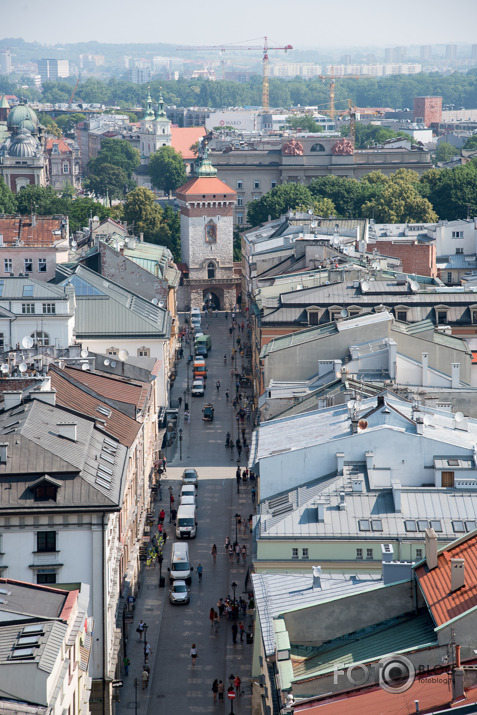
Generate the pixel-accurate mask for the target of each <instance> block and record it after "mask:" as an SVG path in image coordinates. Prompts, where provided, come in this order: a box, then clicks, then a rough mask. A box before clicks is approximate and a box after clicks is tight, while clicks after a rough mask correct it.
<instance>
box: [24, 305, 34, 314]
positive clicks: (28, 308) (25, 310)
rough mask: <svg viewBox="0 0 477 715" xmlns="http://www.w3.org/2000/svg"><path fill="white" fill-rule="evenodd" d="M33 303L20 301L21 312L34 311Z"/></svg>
mask: <svg viewBox="0 0 477 715" xmlns="http://www.w3.org/2000/svg"><path fill="white" fill-rule="evenodd" d="M34 312H35V303H22V313H23V314H25V313H34Z"/></svg>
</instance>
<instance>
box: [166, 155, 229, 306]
mask: <svg viewBox="0 0 477 715" xmlns="http://www.w3.org/2000/svg"><path fill="white" fill-rule="evenodd" d="M176 198H177V200H178V202H179V205H180V210H181V261H182V264H185V266H186V267H187V270H188V277H187V278H184V280H183V287H182V290H181V291H180V294H179V300H178V302H179V304H180V305H179V309H182V310H186V309H187V308H188V307H193V306H196V307H198V308H202V306H203V305H204V304H206V305H208V306H210V307H211V308H216V309H217V310H231V309H232V308H233V306H234V305H235V303H236V302H237V288H238V287H239V285H240V276H234V264H233V225H234V224H233V212H234V206H235V202H236V199H237V194H236V192H235V191H234V190H233V189H231V188H230V187H229V186H227V184H224V182H223V181H221V180H220V179H218V178H217V170H216V169H214V167H213V166H212V164H211V163H210V161H209V159H208V158H207V154H206V156H205V158H204V159H203V160H202V163H201V165H200V168H199V169H198V171H197V172H196V174H195V176H193V177H192V178H191V179H189V181H188V182H187V183H186V184H184V186H181V188H180V189H177V191H176ZM184 273H185V270H184V265H183V274H184Z"/></svg>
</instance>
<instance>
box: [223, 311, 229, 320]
mask: <svg viewBox="0 0 477 715" xmlns="http://www.w3.org/2000/svg"><path fill="white" fill-rule="evenodd" d="M224 317H225V320H227V318H228V317H229V313H228V311H227V310H226V311H225V316H224Z"/></svg>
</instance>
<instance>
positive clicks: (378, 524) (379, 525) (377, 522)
mask: <svg viewBox="0 0 477 715" xmlns="http://www.w3.org/2000/svg"><path fill="white" fill-rule="evenodd" d="M371 529H372V530H373V531H382V530H383V522H382V520H381V519H373V520H372V521H371Z"/></svg>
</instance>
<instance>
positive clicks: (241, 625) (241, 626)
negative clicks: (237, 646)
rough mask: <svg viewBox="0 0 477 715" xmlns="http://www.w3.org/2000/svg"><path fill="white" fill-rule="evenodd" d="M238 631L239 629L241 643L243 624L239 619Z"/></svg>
mask: <svg viewBox="0 0 477 715" xmlns="http://www.w3.org/2000/svg"><path fill="white" fill-rule="evenodd" d="M239 631H240V642H241V643H243V637H244V633H245V626H244V624H243V623H242V621H239Z"/></svg>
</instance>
